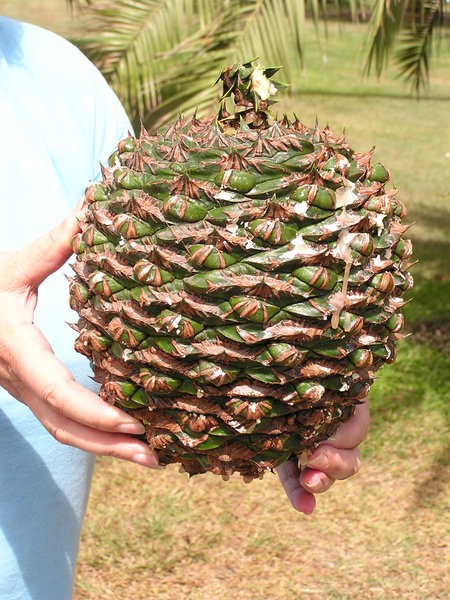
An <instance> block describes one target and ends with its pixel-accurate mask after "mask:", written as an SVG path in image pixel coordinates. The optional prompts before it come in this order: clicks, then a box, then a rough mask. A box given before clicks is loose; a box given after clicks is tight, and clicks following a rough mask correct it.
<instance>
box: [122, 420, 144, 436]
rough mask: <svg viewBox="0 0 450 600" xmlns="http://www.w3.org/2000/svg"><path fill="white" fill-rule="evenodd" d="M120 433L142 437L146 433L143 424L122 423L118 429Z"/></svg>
mask: <svg viewBox="0 0 450 600" xmlns="http://www.w3.org/2000/svg"><path fill="white" fill-rule="evenodd" d="M117 431H118V432H119V433H129V434H130V435H142V434H143V433H145V427H144V425H143V424H142V423H134V422H129V423H121V424H120V425H119V426H118V427H117Z"/></svg>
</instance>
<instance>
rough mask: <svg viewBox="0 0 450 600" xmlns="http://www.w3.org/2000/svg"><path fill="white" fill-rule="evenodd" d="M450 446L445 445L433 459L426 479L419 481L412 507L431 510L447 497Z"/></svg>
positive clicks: (449, 482) (449, 475)
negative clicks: (430, 508) (431, 507)
mask: <svg viewBox="0 0 450 600" xmlns="http://www.w3.org/2000/svg"><path fill="white" fill-rule="evenodd" d="M449 456H450V445H449V444H444V445H443V446H442V448H441V450H440V452H439V453H437V454H436V455H435V456H434V458H433V464H432V465H431V468H429V469H428V470H427V472H426V477H425V478H424V479H419V480H418V481H417V482H416V485H415V487H414V493H413V498H412V499H411V507H412V508H413V509H414V508H429V507H430V506H436V505H437V504H438V503H439V502H440V500H441V499H442V498H444V497H445V495H446V494H447V491H448V489H449V487H450V471H449V470H448V463H449V458H448V457H449Z"/></svg>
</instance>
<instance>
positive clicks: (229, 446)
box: [70, 119, 412, 480]
mask: <svg viewBox="0 0 450 600" xmlns="http://www.w3.org/2000/svg"><path fill="white" fill-rule="evenodd" d="M370 159H371V154H370V153H369V154H367V155H362V154H356V153H354V152H353V151H352V150H351V149H350V148H349V146H348V145H347V144H346V142H345V139H344V138H343V137H340V138H338V137H337V136H335V135H334V134H333V133H332V132H331V131H330V130H329V129H328V128H326V129H325V130H320V129H318V128H316V129H315V130H309V129H307V128H306V127H305V126H304V125H302V124H301V123H299V122H298V121H297V120H296V121H295V122H293V123H289V122H288V121H287V120H286V119H285V120H284V121H283V122H275V123H274V124H273V125H272V126H270V127H269V128H268V129H264V130H260V131H256V130H252V129H249V128H248V127H246V126H245V125H244V126H242V127H241V129H238V130H234V129H231V128H230V129H229V130H226V129H225V130H224V128H223V127H222V125H221V124H219V123H218V122H217V121H216V120H212V119H209V120H201V121H200V120H197V119H191V120H189V121H183V120H181V119H180V120H179V121H178V122H177V123H175V124H174V125H173V126H171V127H170V128H169V129H168V130H167V131H166V132H165V133H159V134H157V135H155V136H150V135H148V134H147V133H146V132H142V133H141V135H140V138H139V139H134V138H132V137H129V138H127V139H125V140H123V141H122V142H120V144H119V147H118V150H117V152H116V153H114V155H113V156H112V157H111V159H110V166H109V167H108V168H105V169H104V170H103V182H102V183H100V184H94V185H92V186H90V187H89V188H88V190H87V192H86V197H87V200H88V202H89V207H88V212H87V216H86V221H85V223H83V224H82V228H83V231H82V233H81V234H79V235H78V236H77V237H76V238H75V240H74V250H75V252H76V254H77V260H76V262H75V264H74V270H75V273H76V276H75V278H74V279H73V280H72V282H71V285H70V290H71V306H72V308H73V309H74V310H76V311H77V312H78V313H79V315H80V320H79V322H78V325H77V329H78V331H79V337H78V340H77V342H76V348H77V350H78V351H80V352H82V353H83V354H85V355H86V356H88V357H89V358H90V359H91V361H92V364H93V368H94V371H95V375H96V379H97V380H98V381H99V382H100V383H101V392H100V394H101V396H102V397H103V398H104V399H105V400H107V401H108V402H111V403H114V404H117V405H118V406H121V407H123V408H124V409H125V410H127V411H129V412H130V413H132V414H133V415H134V416H136V417H138V418H139V419H141V420H142V421H143V422H144V423H145V425H146V430H147V440H148V443H149V444H150V446H151V447H153V448H155V449H156V450H157V452H158V454H159V457H160V463H161V464H163V465H164V464H167V463H172V462H180V463H181V464H182V466H183V468H184V469H185V470H186V471H187V472H189V473H191V474H193V473H202V472H205V471H212V472H214V473H217V474H222V475H223V476H224V477H225V478H226V477H228V475H230V474H231V473H232V472H234V471H239V472H240V473H241V474H242V475H244V476H245V477H246V478H247V479H249V480H250V479H251V478H253V477H257V476H262V474H263V472H264V470H266V469H272V468H274V467H275V466H277V465H279V464H280V463H282V462H283V461H285V460H287V459H289V458H290V457H292V456H297V457H298V456H301V455H302V454H303V453H304V452H305V451H310V450H312V449H313V448H314V447H315V446H316V445H317V444H318V443H319V442H320V441H322V440H325V439H326V438H328V437H329V436H331V435H332V434H333V433H334V431H335V430H336V428H337V426H338V425H339V423H341V422H342V421H345V420H347V419H349V418H350V417H351V415H352V414H353V410H354V407H355V405H356V404H357V403H358V402H360V401H361V400H362V399H363V398H364V397H365V396H366V395H367V392H368V389H369V386H370V384H371V382H372V381H373V378H374V373H375V371H376V370H377V369H378V368H379V367H380V366H382V365H383V364H384V363H385V362H392V361H393V360H394V357H395V341H396V340H397V339H398V338H399V337H401V335H400V333H399V332H400V331H401V328H402V324H403V319H402V316H401V314H400V309H401V307H402V306H403V304H404V301H403V300H402V296H403V294H404V292H405V291H406V290H408V289H409V288H410V287H411V285H412V278H411V276H410V275H409V273H408V272H407V267H408V265H407V261H408V257H409V256H410V254H411V244H410V242H409V241H408V240H402V239H401V236H402V233H403V232H404V231H405V230H406V227H405V226H402V225H401V218H402V217H403V216H404V215H405V209H404V207H403V206H402V204H401V203H400V202H399V201H398V200H397V199H396V193H395V190H392V189H389V190H387V189H385V184H386V182H387V181H388V180H389V172H388V171H387V169H386V168H385V167H384V166H383V165H381V164H376V165H373V166H371V164H370ZM350 263H351V266H350ZM346 264H348V267H350V270H349V272H348V275H349V276H348V282H347V281H346V282H345V284H344V273H345V267H346ZM347 284H348V289H347V290H345V289H344V290H342V288H343V287H344V288H345V287H346V286H347ZM343 292H346V293H345V294H344V293H343ZM344 296H345V297H344Z"/></svg>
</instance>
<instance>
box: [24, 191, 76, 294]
mask: <svg viewBox="0 0 450 600" xmlns="http://www.w3.org/2000/svg"><path fill="white" fill-rule="evenodd" d="M82 210H83V200H80V202H79V203H78V204H77V205H76V207H75V209H74V211H73V212H72V213H71V214H70V215H69V216H68V217H67V218H66V219H64V221H62V222H61V223H59V224H58V225H56V227H54V228H53V229H51V230H50V231H49V232H48V233H46V234H45V235H43V236H41V237H40V238H38V239H37V240H35V241H34V242H31V244H29V245H28V246H25V247H24V248H22V249H21V250H19V251H18V252H17V253H16V254H15V261H14V268H15V271H16V276H17V277H18V279H19V281H18V283H19V284H22V285H23V286H28V285H30V286H31V287H38V285H39V284H40V283H42V281H44V279H46V278H47V277H48V276H49V275H50V274H51V273H54V272H55V271H57V270H58V269H59V268H60V267H61V266H62V265H63V264H64V263H65V262H66V260H67V259H68V258H69V256H70V255H71V254H72V239H73V237H74V235H75V234H77V233H78V232H79V231H80V226H79V223H78V219H79V216H80V212H81V211H82Z"/></svg>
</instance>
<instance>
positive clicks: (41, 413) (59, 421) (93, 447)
mask: <svg viewBox="0 0 450 600" xmlns="http://www.w3.org/2000/svg"><path fill="white" fill-rule="evenodd" d="M30 408H31V410H32V411H33V413H34V414H35V415H36V417H37V418H38V419H39V421H40V422H41V423H42V424H43V425H44V427H45V428H46V429H47V431H48V432H49V433H50V434H51V435H52V436H53V437H54V438H55V439H56V440H58V441H59V442H60V443H61V444H67V445H69V446H75V447H76V448H80V449H81V450H85V451H86V452H90V453H92V454H98V455H103V456H114V457H115V458H121V459H123V460H128V461H131V462H135V463H137V464H140V465H143V466H146V467H150V468H153V469H154V468H157V467H158V457H157V454H156V453H155V451H154V450H151V449H150V447H149V446H148V444H146V443H145V442H141V441H140V440H137V439H134V438H131V437H129V436H127V435H123V434H121V433H110V432H105V431H98V430H95V429H93V428H91V427H86V426H85V425H82V424H81V423H77V422H75V421H72V420H71V419H69V418H68V417H65V416H64V415H61V414H60V413H57V412H55V411H54V410H53V409H52V408H51V407H50V406H48V405H47V406H45V405H42V404H40V403H39V402H31V403H30Z"/></svg>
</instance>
